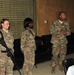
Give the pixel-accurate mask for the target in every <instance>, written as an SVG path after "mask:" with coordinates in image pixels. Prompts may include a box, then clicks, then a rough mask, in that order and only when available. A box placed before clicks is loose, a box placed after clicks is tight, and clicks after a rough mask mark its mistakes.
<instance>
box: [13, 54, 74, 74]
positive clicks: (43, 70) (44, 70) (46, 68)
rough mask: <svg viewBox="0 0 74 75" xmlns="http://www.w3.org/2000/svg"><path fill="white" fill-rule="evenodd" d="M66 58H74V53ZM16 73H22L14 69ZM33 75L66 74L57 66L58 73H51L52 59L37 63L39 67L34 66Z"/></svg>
mask: <svg viewBox="0 0 74 75" xmlns="http://www.w3.org/2000/svg"><path fill="white" fill-rule="evenodd" d="M66 58H74V54H70V55H67V56H66ZM20 71H21V72H22V70H20ZM22 73H23V72H22ZM14 75H20V74H19V73H18V71H14ZM33 75H65V73H64V71H63V72H61V71H59V69H58V66H57V67H56V73H55V74H51V66H50V61H46V62H43V63H39V64H37V68H36V67H35V66H34V69H33Z"/></svg>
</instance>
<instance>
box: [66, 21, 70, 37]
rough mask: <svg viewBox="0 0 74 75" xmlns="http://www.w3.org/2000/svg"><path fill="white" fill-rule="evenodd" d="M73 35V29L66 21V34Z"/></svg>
mask: <svg viewBox="0 0 74 75" xmlns="http://www.w3.org/2000/svg"><path fill="white" fill-rule="evenodd" d="M68 35H71V30H70V26H69V23H68V22H66V36H68Z"/></svg>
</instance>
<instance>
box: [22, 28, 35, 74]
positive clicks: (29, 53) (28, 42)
mask: <svg viewBox="0 0 74 75" xmlns="http://www.w3.org/2000/svg"><path fill="white" fill-rule="evenodd" d="M34 38H35V33H34V31H33V30H32V29H26V30H25V31H24V32H23V33H22V35H21V49H22V51H23V53H24V65H23V71H24V75H32V69H33V66H34V63H35V50H36V45H35V40H34Z"/></svg>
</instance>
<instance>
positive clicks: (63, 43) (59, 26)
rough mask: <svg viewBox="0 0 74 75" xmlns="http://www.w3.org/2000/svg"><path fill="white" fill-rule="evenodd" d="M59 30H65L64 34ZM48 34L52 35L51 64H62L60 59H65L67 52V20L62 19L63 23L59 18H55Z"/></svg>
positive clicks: (68, 33)
mask: <svg viewBox="0 0 74 75" xmlns="http://www.w3.org/2000/svg"><path fill="white" fill-rule="evenodd" d="M61 31H64V32H66V35H63V34H61ZM50 34H51V35H52V39H51V43H52V44H53V46H52V54H53V57H52V66H56V65H57V64H59V65H62V61H63V60H64V59H65V55H66V52H67V43H68V41H67V38H66V36H68V35H70V34H71V31H70V27H69V24H68V22H67V21H63V23H60V22H59V20H56V21H55V22H54V23H53V24H52V25H51V26H50ZM58 55H59V56H58Z"/></svg>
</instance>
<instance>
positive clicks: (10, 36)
mask: <svg viewBox="0 0 74 75" xmlns="http://www.w3.org/2000/svg"><path fill="white" fill-rule="evenodd" d="M0 31H1V32H2V34H3V37H4V41H5V43H6V44H7V46H8V48H11V49H12V50H13V46H14V44H13V42H14V38H13V34H12V32H10V31H8V32H5V31H3V30H0ZM1 37H2V36H1V34H0V38H1ZM0 50H2V51H5V50H6V48H5V47H3V46H2V45H1V44H0Z"/></svg>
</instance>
